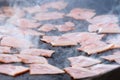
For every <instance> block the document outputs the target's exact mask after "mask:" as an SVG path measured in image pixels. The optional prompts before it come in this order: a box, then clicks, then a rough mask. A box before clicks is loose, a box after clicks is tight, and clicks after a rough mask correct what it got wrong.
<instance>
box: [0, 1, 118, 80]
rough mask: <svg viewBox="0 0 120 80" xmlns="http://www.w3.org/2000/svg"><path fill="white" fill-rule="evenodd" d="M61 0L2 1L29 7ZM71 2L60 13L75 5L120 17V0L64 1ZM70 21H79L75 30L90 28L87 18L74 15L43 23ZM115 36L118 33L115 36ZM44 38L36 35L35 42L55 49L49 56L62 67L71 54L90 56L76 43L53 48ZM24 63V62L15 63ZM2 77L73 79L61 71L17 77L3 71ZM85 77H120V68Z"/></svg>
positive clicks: (94, 79) (4, 79)
mask: <svg viewBox="0 0 120 80" xmlns="http://www.w3.org/2000/svg"><path fill="white" fill-rule="evenodd" d="M54 1H58V0H0V6H1V7H2V6H16V7H28V6H35V5H42V4H44V3H49V2H54ZM64 1H65V2H67V3H68V6H67V7H66V8H65V9H63V10H61V11H60V12H64V13H69V12H70V10H71V9H74V8H88V9H93V10H95V12H96V14H97V15H102V14H115V15H118V17H119V16H120V1H119V0H64ZM66 21H72V22H74V23H75V25H76V26H75V28H76V29H75V30H73V31H69V32H77V31H80V32H84V31H87V28H88V24H89V23H88V22H87V21H84V20H75V19H73V18H69V17H65V18H62V19H58V20H49V21H43V22H42V23H52V24H62V23H64V22H66ZM63 33H64V32H59V31H50V32H47V33H46V34H47V35H61V34H63ZM113 36H114V35H113ZM40 39H41V37H33V39H32V41H33V42H34V43H35V44H37V45H38V47H39V48H44V49H51V50H55V54H53V55H52V57H51V58H48V61H49V63H50V64H52V65H54V66H56V67H59V68H61V69H62V68H65V67H68V66H69V65H70V63H69V61H68V60H67V58H68V57H73V56H79V55H85V56H88V55H87V54H86V53H85V52H79V51H77V50H76V47H75V46H71V47H52V46H51V45H49V44H47V43H44V42H42V41H40ZM115 50H118V49H114V50H109V51H106V52H103V54H95V55H92V56H90V57H95V58H99V57H100V56H102V55H107V54H108V53H109V54H111V53H112V52H114V51H115ZM102 62H103V63H109V64H115V63H114V62H108V61H105V60H103V61H102ZM15 64H18V65H22V64H20V63H15ZM0 80H73V79H72V78H71V77H70V76H69V75H68V74H58V75H29V73H25V74H22V75H19V76H16V77H11V76H7V75H3V74H0ZM81 80H120V69H116V70H113V71H111V72H108V73H106V74H103V75H100V76H95V77H92V78H88V79H81Z"/></svg>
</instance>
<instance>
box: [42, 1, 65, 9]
mask: <svg viewBox="0 0 120 80" xmlns="http://www.w3.org/2000/svg"><path fill="white" fill-rule="evenodd" d="M66 6H67V3H66V2H63V1H56V2H49V3H46V4H43V5H42V6H41V8H43V9H49V8H53V9H57V10H62V9H64V8H65V7H66Z"/></svg>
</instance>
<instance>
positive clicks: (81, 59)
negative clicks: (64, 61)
mask: <svg viewBox="0 0 120 80" xmlns="http://www.w3.org/2000/svg"><path fill="white" fill-rule="evenodd" d="M68 60H69V61H70V63H71V66H72V67H75V66H76V67H88V66H92V65H94V64H98V63H101V61H100V60H97V59H93V58H89V57H85V56H77V57H70V58H68Z"/></svg>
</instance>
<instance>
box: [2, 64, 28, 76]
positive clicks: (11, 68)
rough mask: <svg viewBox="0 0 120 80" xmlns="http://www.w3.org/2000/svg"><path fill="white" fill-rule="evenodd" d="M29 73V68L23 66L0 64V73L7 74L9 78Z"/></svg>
mask: <svg viewBox="0 0 120 80" xmlns="http://www.w3.org/2000/svg"><path fill="white" fill-rule="evenodd" d="M27 71H29V68H27V67H23V66H15V65H11V64H1V65H0V73H2V74H7V75H10V76H17V75H19V74H22V73H25V72H27Z"/></svg>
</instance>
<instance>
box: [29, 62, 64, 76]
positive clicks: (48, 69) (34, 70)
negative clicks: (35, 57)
mask: <svg viewBox="0 0 120 80" xmlns="http://www.w3.org/2000/svg"><path fill="white" fill-rule="evenodd" d="M62 73H64V71H63V70H61V69H59V68H57V67H55V66H52V65H50V64H31V65H30V74H32V75H33V74H62Z"/></svg>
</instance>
